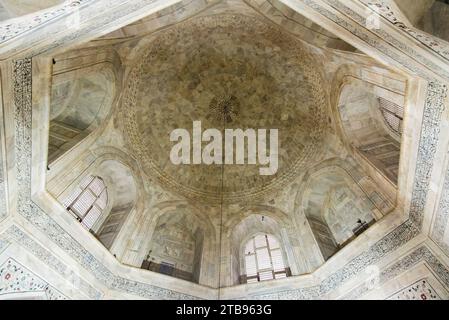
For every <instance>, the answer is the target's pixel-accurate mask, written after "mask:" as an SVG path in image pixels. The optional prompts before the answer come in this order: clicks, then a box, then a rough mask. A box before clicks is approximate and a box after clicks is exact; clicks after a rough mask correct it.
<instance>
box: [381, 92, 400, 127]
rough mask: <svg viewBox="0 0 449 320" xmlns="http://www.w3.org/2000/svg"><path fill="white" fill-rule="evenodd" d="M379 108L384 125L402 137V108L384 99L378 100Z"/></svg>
mask: <svg viewBox="0 0 449 320" xmlns="http://www.w3.org/2000/svg"><path fill="white" fill-rule="evenodd" d="M379 108H380V111H381V112H382V116H383V118H384V121H385V123H386V125H387V126H388V127H389V128H390V129H391V130H392V131H393V132H395V133H396V134H398V135H402V131H403V129H402V120H403V118H404V108H403V107H401V106H400V105H397V104H395V103H393V102H391V101H388V100H386V99H384V98H379Z"/></svg>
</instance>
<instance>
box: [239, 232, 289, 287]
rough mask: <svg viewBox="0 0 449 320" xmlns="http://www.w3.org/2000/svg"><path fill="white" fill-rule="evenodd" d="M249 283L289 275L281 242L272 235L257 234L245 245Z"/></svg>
mask: <svg viewBox="0 0 449 320" xmlns="http://www.w3.org/2000/svg"><path fill="white" fill-rule="evenodd" d="M245 269H246V281H247V283H254V282H259V281H266V280H273V279H281V278H285V277H287V271H286V267H285V264H284V260H283V257H282V251H281V248H280V246H279V242H278V241H277V239H276V238H275V237H273V236H272V235H257V236H255V237H253V238H251V240H249V241H248V242H247V243H246V245H245Z"/></svg>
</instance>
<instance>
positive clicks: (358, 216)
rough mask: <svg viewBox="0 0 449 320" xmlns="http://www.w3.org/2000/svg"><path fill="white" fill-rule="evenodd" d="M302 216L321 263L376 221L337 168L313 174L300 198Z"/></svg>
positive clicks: (372, 208) (367, 202) (366, 200)
mask: <svg viewBox="0 0 449 320" xmlns="http://www.w3.org/2000/svg"><path fill="white" fill-rule="evenodd" d="M302 202H303V205H302V206H303V208H304V214H305V216H306V218H307V221H308V223H309V226H310V228H311V230H312V232H313V234H314V236H315V239H316V242H317V244H318V246H319V248H320V250H321V254H322V255H323V258H324V259H325V260H327V259H329V258H330V257H331V256H332V255H333V254H335V253H336V252H337V251H338V250H339V249H340V248H342V247H343V246H345V245H346V244H347V243H348V242H349V241H351V240H352V239H354V238H355V237H356V236H357V235H358V234H359V233H361V232H363V231H364V230H366V228H367V227H368V226H370V225H371V224H373V223H374V222H375V219H376V214H375V212H374V211H375V209H376V208H375V205H374V204H373V203H372V202H371V201H370V199H369V198H367V196H366V194H365V193H364V192H363V190H362V189H361V188H360V187H359V186H358V185H357V184H356V183H355V182H354V180H352V178H351V177H350V176H349V175H348V174H347V173H346V172H345V171H344V170H342V169H341V168H339V167H337V166H331V167H326V168H323V169H320V170H318V171H317V172H314V173H313V174H312V175H311V176H310V178H309V180H308V182H307V187H306V190H305V192H304V195H303V200H302Z"/></svg>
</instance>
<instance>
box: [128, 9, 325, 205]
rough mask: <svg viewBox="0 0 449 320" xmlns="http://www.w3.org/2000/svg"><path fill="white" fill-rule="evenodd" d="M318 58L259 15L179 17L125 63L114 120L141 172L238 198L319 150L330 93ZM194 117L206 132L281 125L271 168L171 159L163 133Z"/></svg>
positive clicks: (215, 196) (182, 187)
mask: <svg viewBox="0 0 449 320" xmlns="http://www.w3.org/2000/svg"><path fill="white" fill-rule="evenodd" d="M317 65H318V64H317V62H316V61H315V60H314V57H313V56H312V55H311V54H310V53H308V51H307V49H306V48H305V47H304V45H303V44H302V43H301V42H299V41H298V40H297V39H295V38H294V37H292V36H291V35H289V34H288V33H287V32H286V31H285V30H282V29H280V28H279V27H277V26H274V25H272V24H270V23H266V22H265V21H262V20H259V19H258V18H252V17H247V16H240V15H218V16H208V17H200V18H196V19H193V20H190V21H187V22H184V23H181V24H178V25H176V26H174V27H172V28H171V29H169V30H166V31H163V32H161V33H159V34H158V35H157V37H156V38H155V39H154V41H152V42H151V43H150V45H149V46H147V47H146V49H145V50H144V52H143V54H142V55H141V56H140V58H139V59H137V60H136V63H135V64H134V66H133V68H132V70H131V71H130V74H129V77H128V79H127V82H126V87H127V89H126V90H125V94H124V100H123V108H122V110H123V111H122V113H121V117H122V118H121V121H120V122H121V124H122V128H123V132H124V135H125V138H126V142H127V145H128V147H129V148H130V149H131V151H132V153H133V154H134V155H135V156H136V158H137V159H138V160H139V161H140V163H141V166H142V168H143V170H144V172H145V173H146V174H148V175H149V176H151V177H155V178H156V179H157V180H158V181H159V182H160V183H161V184H162V185H164V186H165V187H169V188H170V189H172V190H175V191H176V192H178V193H181V194H182V195H184V196H187V197H189V198H202V199H209V200H221V199H223V200H225V201H239V200H243V199H245V198H247V197H254V196H257V195H261V194H265V193H267V192H270V191H272V190H274V189H273V188H279V187H282V186H283V185H285V184H287V183H289V182H291V181H292V179H294V178H295V177H296V176H297V175H298V174H299V173H300V172H301V171H302V169H304V167H305V166H307V165H308V164H310V163H311V161H312V159H314V158H315V157H316V156H317V153H318V152H320V151H321V146H322V143H321V140H322V138H323V136H324V133H325V128H326V119H327V115H326V112H327V100H326V98H325V93H324V90H323V81H322V79H321V77H320V73H319V70H316V68H317ZM223 110H226V111H225V112H227V114H226V116H225V117H223ZM224 118H225V119H224ZM193 121H201V122H202V130H203V131H204V130H205V129H208V128H216V129H220V130H222V132H223V129H224V128H228V129H237V128H240V129H242V130H245V129H249V128H251V129H255V130H257V129H278V130H279V169H278V171H277V173H276V174H274V175H271V176H262V175H260V174H259V168H260V167H261V166H260V165H248V164H246V165H225V166H222V165H205V164H202V165H174V164H172V163H171V161H170V151H171V149H172V147H173V145H174V144H175V142H171V141H170V133H171V132H172V130H174V129H178V128H184V129H187V130H188V131H189V132H192V123H193ZM223 137H224V134H223ZM206 144H207V143H205V142H204V143H203V147H204V146H205V145H206Z"/></svg>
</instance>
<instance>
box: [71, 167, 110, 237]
mask: <svg viewBox="0 0 449 320" xmlns="http://www.w3.org/2000/svg"><path fill="white" fill-rule="evenodd" d="M107 201H108V193H107V190H106V186H105V184H104V181H103V179H101V178H99V177H94V176H87V177H86V178H84V179H83V180H82V181H81V183H80V185H79V186H78V187H77V188H76V190H75V191H74V192H73V193H72V194H71V195H70V196H69V197H67V199H66V200H65V201H64V203H63V204H64V206H65V207H66V208H67V210H68V211H69V212H70V213H72V214H73V215H75V217H76V218H77V219H78V221H80V222H81V224H82V225H83V226H84V227H85V228H86V229H88V230H91V229H92V227H93V226H94V224H95V222H97V220H98V219H99V218H100V216H101V214H102V213H103V210H104V209H105V208H106V204H107Z"/></svg>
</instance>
